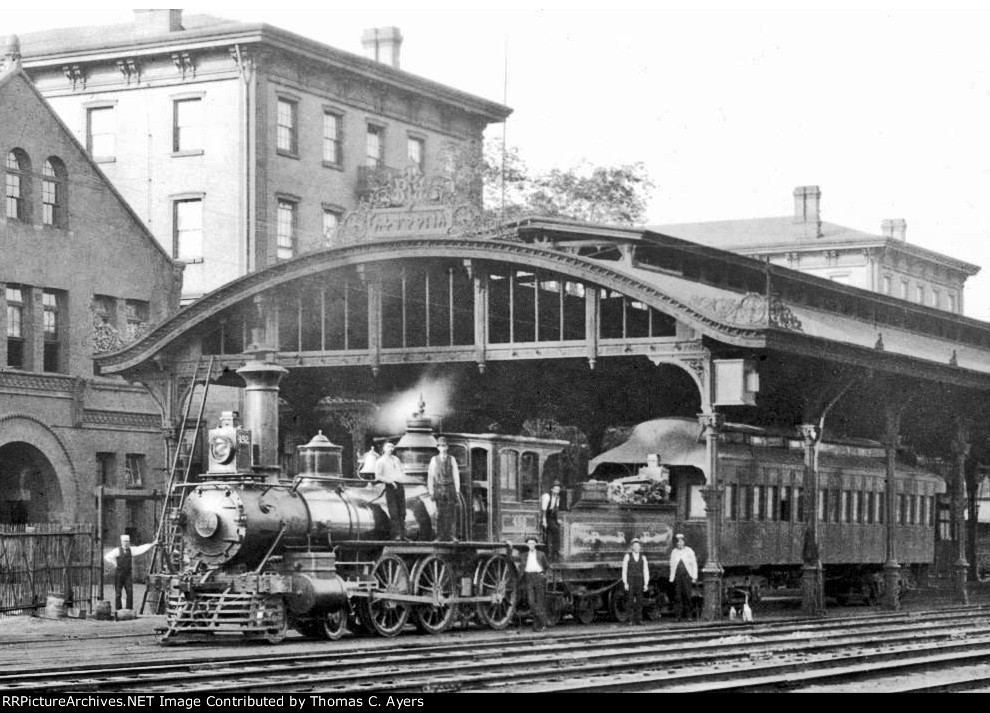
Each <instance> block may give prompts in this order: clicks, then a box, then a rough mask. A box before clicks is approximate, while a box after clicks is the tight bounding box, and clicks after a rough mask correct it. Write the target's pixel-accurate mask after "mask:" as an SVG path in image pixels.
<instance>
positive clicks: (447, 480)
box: [426, 436, 461, 542]
mask: <svg viewBox="0 0 990 713" xmlns="http://www.w3.org/2000/svg"><path fill="white" fill-rule="evenodd" d="M437 450H438V451H439V453H438V454H437V455H435V456H433V457H432V458H431V459H430V467H429V469H428V471H427V476H426V488H427V490H429V491H430V497H431V498H433V502H435V503H436V504H437V530H436V533H437V534H436V539H437V540H442V541H445V542H449V541H454V542H456V541H457V538H456V537H455V536H454V524H455V522H456V519H457V501H458V499H459V496H460V494H461V475H460V473H459V472H458V470H457V461H456V460H454V459H453V458H452V457H451V456H450V455H449V454H448V453H447V439H446V438H444V437H443V436H440V438H438V439H437Z"/></svg>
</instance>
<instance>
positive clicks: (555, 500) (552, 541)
mask: <svg viewBox="0 0 990 713" xmlns="http://www.w3.org/2000/svg"><path fill="white" fill-rule="evenodd" d="M559 508H560V481H559V480H555V481H553V486H552V487H551V488H550V492H549V493H543V497H542V498H541V500H540V525H541V526H542V528H543V539H544V542H546V544H547V552H549V553H550V559H551V560H553V561H554V562H556V561H557V557H558V548H559V547H560V521H559V520H558V519H557V510H558V509H559Z"/></svg>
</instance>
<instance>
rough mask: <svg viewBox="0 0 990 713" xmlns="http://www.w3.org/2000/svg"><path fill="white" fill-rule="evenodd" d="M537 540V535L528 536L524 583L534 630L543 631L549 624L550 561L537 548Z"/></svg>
mask: <svg viewBox="0 0 990 713" xmlns="http://www.w3.org/2000/svg"><path fill="white" fill-rule="evenodd" d="M537 542H538V540H537V539H536V535H529V536H528V537H527V538H526V547H528V548H529V549H528V550H527V551H526V553H525V554H524V555H523V574H522V584H523V589H524V590H525V592H526V601H528V602H529V608H530V611H531V612H532V613H533V631H543V630H544V629H545V628H546V626H547V612H546V598H547V574H548V573H549V572H550V562H549V561H548V560H547V556H546V555H545V554H543V553H542V552H540V551H539V550H537V549H536V543H537Z"/></svg>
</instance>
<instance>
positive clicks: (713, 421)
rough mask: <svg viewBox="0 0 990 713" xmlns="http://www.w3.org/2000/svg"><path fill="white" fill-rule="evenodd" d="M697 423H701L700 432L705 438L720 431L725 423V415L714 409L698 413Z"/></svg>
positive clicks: (716, 434)
mask: <svg viewBox="0 0 990 713" xmlns="http://www.w3.org/2000/svg"><path fill="white" fill-rule="evenodd" d="M698 423H699V424H700V425H701V432H702V434H703V435H704V436H705V437H706V438H708V437H710V436H718V434H719V433H720V432H721V431H722V426H724V425H725V416H724V415H723V414H720V413H718V412H716V411H712V412H711V413H699V414H698Z"/></svg>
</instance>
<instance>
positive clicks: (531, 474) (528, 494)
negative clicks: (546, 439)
mask: <svg viewBox="0 0 990 713" xmlns="http://www.w3.org/2000/svg"><path fill="white" fill-rule="evenodd" d="M519 499H520V500H539V499H540V457H539V456H538V455H537V454H536V453H533V452H531V451H525V452H524V453H523V454H522V456H521V457H520V459H519Z"/></svg>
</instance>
